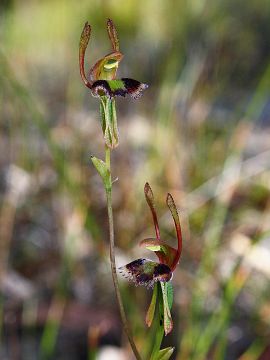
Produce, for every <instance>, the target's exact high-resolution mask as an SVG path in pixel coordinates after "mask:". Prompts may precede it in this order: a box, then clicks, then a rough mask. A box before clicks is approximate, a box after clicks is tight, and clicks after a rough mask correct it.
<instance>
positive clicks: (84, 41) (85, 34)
mask: <svg viewBox="0 0 270 360" xmlns="http://www.w3.org/2000/svg"><path fill="white" fill-rule="evenodd" d="M90 35H91V26H90V25H89V24H88V22H86V23H85V25H84V28H83V31H82V34H81V38H80V44H79V64H80V74H81V78H82V80H83V82H84V83H85V85H86V86H87V87H89V88H91V83H90V82H89V81H88V80H87V78H86V76H85V72H84V58H85V51H86V48H87V45H88V42H89V39H90Z"/></svg>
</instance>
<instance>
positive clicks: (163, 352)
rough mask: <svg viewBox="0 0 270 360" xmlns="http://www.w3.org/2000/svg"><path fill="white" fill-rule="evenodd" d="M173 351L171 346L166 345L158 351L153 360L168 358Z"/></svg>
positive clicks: (165, 359)
mask: <svg viewBox="0 0 270 360" xmlns="http://www.w3.org/2000/svg"><path fill="white" fill-rule="evenodd" d="M173 351H174V348H173V347H171V346H170V347H167V348H165V349H162V350H160V351H159V353H158V355H157V357H156V359H155V360H169V359H170V357H171V355H172V353H173Z"/></svg>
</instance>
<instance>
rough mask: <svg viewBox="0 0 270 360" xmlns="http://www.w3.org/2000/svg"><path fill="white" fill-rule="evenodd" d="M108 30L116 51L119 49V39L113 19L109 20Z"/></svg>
mask: <svg viewBox="0 0 270 360" xmlns="http://www.w3.org/2000/svg"><path fill="white" fill-rule="evenodd" d="M107 31H108V35H109V38H110V40H111V43H112V47H113V49H114V51H119V40H118V36H117V31H116V28H115V26H114V23H113V21H112V20H111V19H108V21H107Z"/></svg>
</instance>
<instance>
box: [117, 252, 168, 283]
mask: <svg viewBox="0 0 270 360" xmlns="http://www.w3.org/2000/svg"><path fill="white" fill-rule="evenodd" d="M119 271H120V273H122V274H123V276H125V277H126V278H128V279H130V280H132V281H134V283H135V284H136V285H144V286H146V287H148V288H149V287H153V286H154V284H155V282H156V281H161V282H167V281H170V280H171V278H172V272H171V270H170V268H169V266H167V265H165V264H160V263H157V262H155V261H152V260H148V259H138V260H134V261H132V262H131V263H129V264H127V265H125V266H122V267H120V268H119Z"/></svg>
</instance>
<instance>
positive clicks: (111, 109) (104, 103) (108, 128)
mask: <svg viewBox="0 0 270 360" xmlns="http://www.w3.org/2000/svg"><path fill="white" fill-rule="evenodd" d="M100 114H101V126H102V131H103V136H104V139H105V143H106V145H107V146H108V147H109V148H110V149H114V148H115V147H117V146H118V143H119V138H118V128H117V116H116V107H115V100H114V99H113V98H112V99H111V98H108V97H107V96H103V97H101V98H100Z"/></svg>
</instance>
